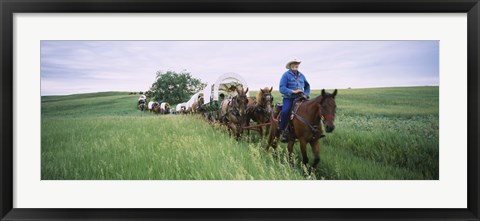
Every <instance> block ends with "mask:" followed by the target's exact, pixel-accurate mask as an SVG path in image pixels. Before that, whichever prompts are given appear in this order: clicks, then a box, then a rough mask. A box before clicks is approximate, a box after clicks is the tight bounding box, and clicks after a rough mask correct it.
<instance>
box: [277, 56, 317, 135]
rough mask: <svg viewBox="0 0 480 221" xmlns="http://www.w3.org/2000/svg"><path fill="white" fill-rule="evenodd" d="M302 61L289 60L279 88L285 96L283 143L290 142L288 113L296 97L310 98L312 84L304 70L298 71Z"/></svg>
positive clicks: (281, 129) (282, 116) (280, 128)
mask: <svg viewBox="0 0 480 221" xmlns="http://www.w3.org/2000/svg"><path fill="white" fill-rule="evenodd" d="M300 63H301V61H298V60H296V59H294V60H291V61H289V62H288V63H287V65H286V68H287V69H288V71H286V72H285V73H283V75H282V78H281V79H280V86H279V88H280V93H281V94H282V97H283V106H282V112H281V115H280V125H279V130H280V141H281V142H283V143H286V142H288V137H287V130H286V129H287V128H286V127H287V123H288V122H289V120H290V117H289V116H288V114H289V112H290V110H291V109H292V106H293V102H294V100H295V98H298V97H300V96H305V97H306V98H307V99H308V97H309V96H310V84H309V83H308V81H307V79H306V78H305V75H303V73H302V72H300V71H298V66H299V65H300ZM322 135H323V134H322Z"/></svg>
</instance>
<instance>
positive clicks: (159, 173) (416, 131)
mask: <svg viewBox="0 0 480 221" xmlns="http://www.w3.org/2000/svg"><path fill="white" fill-rule="evenodd" d="M318 94H320V91H312V95H311V96H312V97H313V96H315V95H318ZM438 94H439V91H438V87H404V88H375V89H345V90H339V92H338V95H337V99H336V100H337V115H336V120H335V125H336V129H335V131H334V132H333V133H331V134H327V137H326V138H324V139H322V140H321V141H320V147H321V159H322V161H321V163H320V164H319V166H318V167H317V171H316V174H314V175H313V176H308V177H306V176H304V172H303V170H304V168H302V166H301V165H300V163H299V162H301V160H300V157H299V156H298V153H299V150H298V149H299V147H298V143H297V144H296V145H295V148H294V149H295V153H296V154H297V156H296V159H297V161H298V162H297V164H295V165H290V164H289V163H287V161H286V154H285V152H286V150H285V149H286V145H285V144H281V145H280V147H279V148H278V149H279V153H277V154H273V153H272V152H271V150H270V151H268V152H267V151H265V150H264V149H265V146H266V144H265V141H261V140H259V138H258V136H257V135H256V134H255V133H251V135H250V136H249V137H247V138H245V139H243V140H242V141H241V142H238V143H237V142H235V140H234V139H233V138H231V137H229V136H228V135H227V133H226V131H225V130H224V129H223V128H221V127H212V126H210V125H209V124H208V123H206V122H205V121H204V120H203V119H201V118H200V117H198V116H185V115H153V114H150V113H143V112H140V111H138V110H137V109H136V106H135V105H136V101H137V97H138V95H128V92H102V93H90V94H78V95H69V96H44V97H42V126H41V127H42V128H41V133H42V134H41V137H42V141H41V145H42V146H41V148H42V150H41V155H42V171H41V174H42V179H44V180H56V179H73V180H102V179H107V180H110V179H114V180H125V179H126V180H132V179H133V180H148V179H166V180H177V179H180V180H193V179H195V180H198V179H214V180H225V179H261V180H271V179H275V180H278V179H280V180H290V179H361V180H370V179H395V180H397V179H438V177H439V171H438V168H439V166H438V155H439V151H438V140H439V137H438V125H439V122H438ZM252 95H253V93H252ZM274 96H275V100H274V101H275V103H277V102H281V97H280V94H279V93H278V91H276V92H274ZM308 150H309V151H308V152H309V154H310V152H311V151H310V147H308ZM310 159H312V157H311V156H310Z"/></svg>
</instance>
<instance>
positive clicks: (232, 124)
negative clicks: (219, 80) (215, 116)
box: [220, 87, 248, 141]
mask: <svg viewBox="0 0 480 221" xmlns="http://www.w3.org/2000/svg"><path fill="white" fill-rule="evenodd" d="M235 90H236V91H237V95H235V96H234V97H232V98H231V99H224V100H223V101H222V103H221V104H220V122H222V123H224V124H226V125H227V126H228V130H229V132H233V134H234V135H235V139H236V140H237V141H238V140H239V139H240V136H241V135H242V133H243V127H244V126H245V125H246V122H245V120H246V116H245V109H246V108H247V102H248V101H247V95H246V94H247V92H248V88H247V90H245V91H243V89H242V88H238V87H237V88H235Z"/></svg>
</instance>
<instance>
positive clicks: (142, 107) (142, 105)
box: [138, 102, 145, 111]
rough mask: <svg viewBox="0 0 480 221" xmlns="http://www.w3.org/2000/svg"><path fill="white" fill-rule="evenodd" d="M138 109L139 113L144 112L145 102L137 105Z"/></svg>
mask: <svg viewBox="0 0 480 221" xmlns="http://www.w3.org/2000/svg"><path fill="white" fill-rule="evenodd" d="M138 109H139V110H141V111H144V110H145V102H141V103H140V104H139V105H138Z"/></svg>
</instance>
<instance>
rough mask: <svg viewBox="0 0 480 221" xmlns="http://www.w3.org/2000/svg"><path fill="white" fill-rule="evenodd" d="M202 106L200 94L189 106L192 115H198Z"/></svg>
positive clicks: (201, 95)
mask: <svg viewBox="0 0 480 221" xmlns="http://www.w3.org/2000/svg"><path fill="white" fill-rule="evenodd" d="M203 104H204V99H203V94H202V93H200V94H198V96H197V100H196V101H194V102H193V104H192V106H191V110H192V114H196V113H200V111H201V108H202V105H203Z"/></svg>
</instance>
